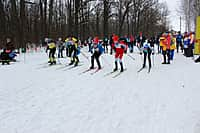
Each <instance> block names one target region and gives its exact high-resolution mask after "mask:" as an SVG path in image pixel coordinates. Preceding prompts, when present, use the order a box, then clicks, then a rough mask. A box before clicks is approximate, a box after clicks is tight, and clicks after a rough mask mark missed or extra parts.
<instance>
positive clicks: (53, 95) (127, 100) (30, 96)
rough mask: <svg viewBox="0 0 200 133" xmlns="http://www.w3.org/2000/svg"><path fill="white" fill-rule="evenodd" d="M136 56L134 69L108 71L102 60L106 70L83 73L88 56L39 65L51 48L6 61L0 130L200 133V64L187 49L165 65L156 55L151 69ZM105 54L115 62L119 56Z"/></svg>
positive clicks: (0, 86) (0, 69) (1, 69)
mask: <svg viewBox="0 0 200 133" xmlns="http://www.w3.org/2000/svg"><path fill="white" fill-rule="evenodd" d="M131 55H132V56H133V57H134V58H135V60H131V59H130V58H129V57H127V55H125V57H124V66H125V68H127V71H126V72H124V73H123V74H121V75H120V76H119V77H117V78H112V76H104V75H105V74H106V73H109V72H110V71H112V70H113V66H110V65H109V63H106V62H105V61H104V60H102V59H101V61H102V65H103V69H102V70H101V71H99V72H98V73H96V74H94V75H91V74H90V72H89V73H84V74H80V73H81V72H83V71H85V70H87V69H88V68H89V66H90V65H89V62H88V60H86V59H85V58H84V57H82V56H80V60H81V61H83V65H82V66H78V67H77V68H75V69H71V70H67V71H63V70H64V69H65V68H64V69H58V68H59V67H62V65H55V66H50V67H45V68H40V69H38V68H39V67H41V66H44V65H46V62H47V55H46V54H45V53H29V54H26V55H25V56H23V55H20V56H19V57H18V60H19V61H20V62H16V63H12V64H11V65H9V66H6V65H5V66H0V75H1V76H0V132H1V133H199V132H200V102H199V101H200V89H199V88H200V82H199V79H198V78H199V75H200V71H199V67H200V65H199V64H194V63H193V61H192V60H191V59H186V58H185V57H183V56H182V55H181V54H178V55H176V56H175V60H174V61H173V62H172V64H171V65H162V64H161V61H162V57H161V55H155V66H154V67H152V70H151V73H150V74H148V73H147V72H146V70H144V71H141V72H140V73H138V72H137V71H138V70H139V69H140V68H141V66H142V60H141V57H140V55H139V54H137V53H134V54H131ZM88 56H89V54H88ZM103 58H104V59H105V60H106V61H108V62H110V64H113V63H114V57H113V55H112V56H111V55H103ZM24 59H25V60H24ZM60 62H61V63H62V64H63V65H65V64H67V63H69V60H66V59H60ZM66 69H67V68H66Z"/></svg>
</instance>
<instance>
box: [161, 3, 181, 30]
mask: <svg viewBox="0 0 200 133" xmlns="http://www.w3.org/2000/svg"><path fill="white" fill-rule="evenodd" d="M160 1H161V2H165V1H166V2H167V5H168V8H169V10H170V16H169V18H170V25H171V26H170V28H173V29H174V30H177V31H179V30H180V16H179V15H178V13H177V10H178V9H179V6H180V1H181V0H160ZM183 24H184V22H183V21H182V31H183V30H184V26H183Z"/></svg>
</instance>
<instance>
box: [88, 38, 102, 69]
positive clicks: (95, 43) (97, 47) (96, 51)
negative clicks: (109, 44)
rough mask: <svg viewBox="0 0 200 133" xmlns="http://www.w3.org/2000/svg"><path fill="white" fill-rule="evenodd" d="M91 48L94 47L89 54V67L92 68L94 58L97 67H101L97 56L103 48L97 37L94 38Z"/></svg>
mask: <svg viewBox="0 0 200 133" xmlns="http://www.w3.org/2000/svg"><path fill="white" fill-rule="evenodd" d="M92 49H94V52H93V54H92V56H91V67H90V69H94V59H96V62H97V65H98V69H101V64H100V61H99V57H100V56H101V54H102V53H103V52H104V49H103V47H102V45H101V44H100V43H99V39H98V37H95V38H94V40H93V46H92Z"/></svg>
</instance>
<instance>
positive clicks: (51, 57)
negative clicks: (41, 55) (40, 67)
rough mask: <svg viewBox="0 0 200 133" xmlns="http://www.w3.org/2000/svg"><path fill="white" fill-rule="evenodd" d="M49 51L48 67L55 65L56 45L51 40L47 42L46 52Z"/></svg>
mask: <svg viewBox="0 0 200 133" xmlns="http://www.w3.org/2000/svg"><path fill="white" fill-rule="evenodd" d="M48 50H49V62H48V63H50V65H53V64H56V58H55V53H56V44H55V42H54V41H53V40H50V41H48V42H47V49H46V52H47V51H48Z"/></svg>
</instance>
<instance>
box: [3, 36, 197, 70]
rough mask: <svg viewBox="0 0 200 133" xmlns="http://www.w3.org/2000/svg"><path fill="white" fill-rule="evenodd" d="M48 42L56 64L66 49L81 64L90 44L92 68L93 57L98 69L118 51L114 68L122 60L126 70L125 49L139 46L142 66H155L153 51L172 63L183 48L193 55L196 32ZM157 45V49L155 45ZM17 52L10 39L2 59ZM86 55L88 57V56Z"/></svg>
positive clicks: (71, 58) (51, 58) (6, 60)
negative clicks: (107, 55)
mask: <svg viewBox="0 0 200 133" xmlns="http://www.w3.org/2000/svg"><path fill="white" fill-rule="evenodd" d="M45 43H46V46H47V49H46V52H48V51H49V52H48V55H49V60H48V63H49V64H50V65H53V64H56V55H55V54H56V53H58V55H57V57H58V58H64V56H65V55H64V54H63V52H64V51H66V57H69V58H70V63H69V65H74V66H78V64H79V62H80V61H79V54H80V53H82V54H83V56H85V57H86V55H85V54H84V53H83V52H81V48H82V47H84V46H87V47H88V52H90V53H91V54H92V56H91V58H90V59H91V66H90V69H94V60H96V63H97V65H98V69H101V68H102V65H101V63H100V60H99V58H100V56H101V55H102V54H103V53H105V54H108V53H109V54H111V55H112V54H115V55H114V57H115V61H114V64H115V65H114V66H115V68H114V69H113V71H117V70H118V63H119V64H120V68H121V69H120V70H121V72H123V70H124V67H123V59H122V58H123V55H124V53H127V52H129V53H133V52H134V51H135V49H138V50H139V54H141V55H142V54H143V64H142V68H145V67H146V61H147V60H148V64H149V71H150V69H151V67H152V61H151V59H152V58H151V55H154V54H155V51H157V52H158V54H162V55H163V62H162V64H170V62H171V61H172V60H173V59H174V53H175V51H176V52H177V53H179V52H182V53H183V55H184V56H186V57H194V54H193V51H194V45H195V33H194V32H189V33H187V32H185V33H184V34H181V32H177V33H171V32H165V33H162V34H160V35H157V36H152V37H146V36H145V35H144V34H143V33H142V32H140V33H139V35H138V36H133V35H130V36H123V37H119V36H117V35H115V34H112V35H111V36H110V37H108V36H105V37H104V38H102V39H99V37H88V39H87V40H85V41H81V40H78V39H77V38H75V37H72V36H70V37H67V38H66V39H62V38H58V40H53V39H49V38H46V39H45ZM155 46H156V48H157V50H156V49H155ZM56 51H57V52H56ZM15 56H16V53H15V52H14V45H13V43H12V41H11V39H9V38H8V39H7V43H6V47H5V48H4V49H3V52H2V53H1V55H0V61H1V62H2V64H9V62H10V61H11V60H14V58H15ZM86 58H87V57H86ZM195 62H200V58H198V59H196V60H195Z"/></svg>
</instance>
